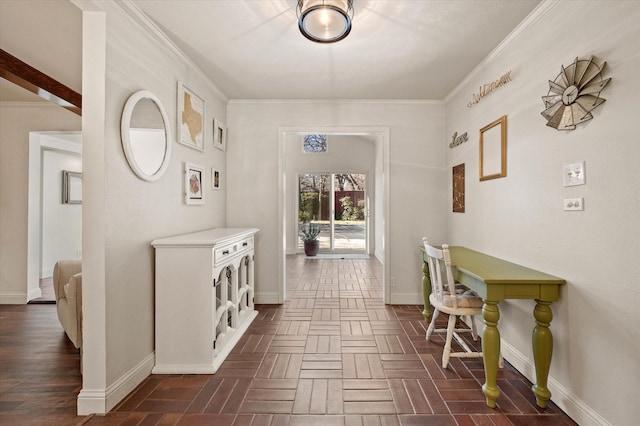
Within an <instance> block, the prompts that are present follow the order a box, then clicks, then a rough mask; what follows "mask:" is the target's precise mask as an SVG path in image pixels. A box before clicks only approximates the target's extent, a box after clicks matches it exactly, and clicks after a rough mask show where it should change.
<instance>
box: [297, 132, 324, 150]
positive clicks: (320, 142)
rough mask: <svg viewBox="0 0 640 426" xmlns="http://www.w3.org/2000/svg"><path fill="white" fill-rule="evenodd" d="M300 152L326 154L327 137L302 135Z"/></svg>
mask: <svg viewBox="0 0 640 426" xmlns="http://www.w3.org/2000/svg"><path fill="white" fill-rule="evenodd" d="M302 152H305V153H318V152H327V135H304V136H303V138H302Z"/></svg>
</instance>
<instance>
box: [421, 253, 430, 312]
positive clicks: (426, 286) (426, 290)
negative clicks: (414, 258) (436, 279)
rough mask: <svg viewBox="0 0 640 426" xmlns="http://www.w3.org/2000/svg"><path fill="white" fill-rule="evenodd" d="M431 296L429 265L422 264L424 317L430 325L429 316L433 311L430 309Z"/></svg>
mask: <svg viewBox="0 0 640 426" xmlns="http://www.w3.org/2000/svg"><path fill="white" fill-rule="evenodd" d="M430 294H431V277H430V276H429V264H428V263H427V262H422V297H423V299H424V311H422V315H423V316H424V320H425V321H426V322H427V324H428V323H429V315H431V310H430V309H429V295H430Z"/></svg>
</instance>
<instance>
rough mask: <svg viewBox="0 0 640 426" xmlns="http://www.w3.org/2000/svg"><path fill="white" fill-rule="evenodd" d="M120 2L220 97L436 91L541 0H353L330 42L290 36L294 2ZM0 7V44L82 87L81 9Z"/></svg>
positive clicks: (3, 94) (0, 94) (449, 85)
mask: <svg viewBox="0 0 640 426" xmlns="http://www.w3.org/2000/svg"><path fill="white" fill-rule="evenodd" d="M130 3H133V4H134V5H136V6H137V7H139V8H140V9H141V10H142V11H144V12H145V13H146V14H147V15H148V16H149V17H151V18H152V19H153V20H154V21H155V22H157V24H158V25H159V26H160V27H161V28H162V29H163V30H164V31H165V32H166V34H167V35H168V36H169V37H171V38H172V39H173V40H174V42H175V43H176V44H177V45H178V46H179V47H180V48H181V49H182V50H183V51H184V52H185V53H186V54H187V56H189V57H190V58H191V59H192V60H193V62H195V63H196V64H197V65H198V66H199V67H200V68H201V69H202V71H204V72H205V73H206V74H207V75H208V76H209V77H210V79H211V80H212V81H213V82H214V83H215V84H216V85H217V86H218V88H219V89H220V90H221V91H222V92H223V93H225V94H226V95H227V96H228V97H229V98H230V99H438V100H439V99H443V98H445V97H446V95H447V94H448V93H449V92H451V90H453V89H454V88H455V87H456V86H457V85H458V84H459V83H460V82H461V81H462V79H464V78H465V77H466V76H467V75H468V74H469V73H470V72H471V71H472V70H473V69H474V68H475V67H476V66H477V65H478V64H479V63H480V62H481V61H482V60H483V59H484V58H485V57H486V56H487V55H488V54H489V53H490V52H491V51H492V50H493V49H494V48H495V47H496V46H497V45H498V44H499V43H500V42H501V41H502V40H504V39H505V37H506V36H507V35H508V34H509V33H510V32H511V31H512V30H513V29H514V28H516V27H517V25H518V24H519V23H520V22H521V21H522V20H523V19H524V18H525V17H526V16H527V15H528V14H529V13H530V12H531V11H532V10H533V9H534V8H535V7H536V6H537V5H538V4H539V3H540V1H539V0H517V1H516V0H441V1H436V0H354V9H355V17H354V20H353V29H352V31H351V34H350V35H349V36H348V37H347V38H346V39H345V40H342V41H340V42H338V43H335V44H330V45H323V44H317V43H313V42H311V41H309V40H307V39H306V38H304V37H303V36H302V35H301V34H300V32H299V30H298V26H297V20H296V19H297V18H296V4H297V1H296V0H131V1H130ZM0 9H2V13H0V21H1V23H2V25H1V26H0V27H1V28H0V36H1V37H0V42H1V43H0V47H2V48H3V49H5V50H7V51H8V52H9V53H12V54H13V55H15V56H17V57H18V58H20V59H22V60H23V61H25V62H27V63H29V64H30V65H32V66H35V67H36V68H38V69H40V70H41V71H43V72H45V73H47V74H49V75H51V76H52V77H54V78H56V79H57V80H59V81H61V82H62V83H63V84H66V85H68V86H70V87H71V88H73V89H74V90H77V91H80V89H81V40H80V38H81V24H82V23H81V13H80V11H79V9H77V8H76V7H75V6H74V5H73V4H72V3H70V2H68V1H66V0H58V1H55V2H53V1H50V0H31V1H24V0H0ZM52 16H55V18H56V19H51V17H52ZM25 22H29V23H30V24H29V25H24V23H25ZM32 24H33V25H32ZM34 26H35V27H36V28H40V31H35V32H34V31H33V27H34ZM16 89H17V88H14V87H12V86H11V83H7V82H4V81H3V82H2V83H0V101H6V100H25V101H28V100H33V99H34V98H35V95H30V94H25V93H23V94H21V93H20V90H22V89H19V90H16Z"/></svg>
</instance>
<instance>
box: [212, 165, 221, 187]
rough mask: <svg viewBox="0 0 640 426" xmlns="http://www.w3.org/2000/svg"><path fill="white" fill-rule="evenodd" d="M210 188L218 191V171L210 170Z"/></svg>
mask: <svg viewBox="0 0 640 426" xmlns="http://www.w3.org/2000/svg"><path fill="white" fill-rule="evenodd" d="M211 188H213V189H220V170H216V169H211Z"/></svg>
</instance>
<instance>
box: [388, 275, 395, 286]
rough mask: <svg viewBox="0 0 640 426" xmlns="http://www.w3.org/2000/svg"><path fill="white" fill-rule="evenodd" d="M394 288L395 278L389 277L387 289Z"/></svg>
mask: <svg viewBox="0 0 640 426" xmlns="http://www.w3.org/2000/svg"><path fill="white" fill-rule="evenodd" d="M395 286H396V277H389V287H395Z"/></svg>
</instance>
